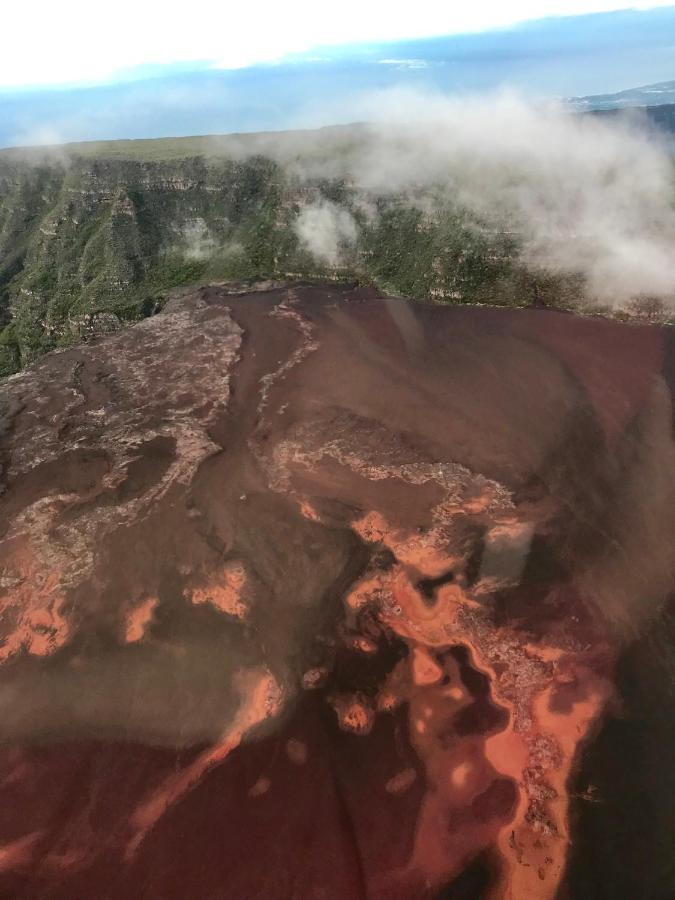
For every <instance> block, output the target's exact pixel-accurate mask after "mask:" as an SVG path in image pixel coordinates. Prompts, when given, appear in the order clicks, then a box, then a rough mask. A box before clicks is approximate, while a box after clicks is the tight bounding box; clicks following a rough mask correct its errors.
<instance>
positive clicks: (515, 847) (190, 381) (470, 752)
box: [0, 284, 675, 900]
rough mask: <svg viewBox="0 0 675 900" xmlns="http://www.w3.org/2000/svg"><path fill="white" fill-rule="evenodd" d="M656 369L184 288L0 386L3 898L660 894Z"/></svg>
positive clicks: (616, 357) (665, 697)
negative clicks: (154, 310) (138, 319)
mask: <svg viewBox="0 0 675 900" xmlns="http://www.w3.org/2000/svg"><path fill="white" fill-rule="evenodd" d="M674 346H675V344H674V343H673V336H672V331H669V330H668V329H666V328H657V327H651V326H638V325H622V324H617V323H614V322H610V321H605V320H599V319H583V318H576V317H573V316H571V315H566V314H561V313H555V312H549V311H543V310H530V311H522V310H517V311H516V310H513V311H512V310H500V309H487V308H449V307H434V306H424V305H414V304H409V303H406V302H404V301H401V300H393V299H387V298H382V297H380V296H378V295H377V293H376V292H375V291H373V290H371V289H361V288H356V287H352V286H340V285H335V284H330V285H296V286H293V287H273V288H269V289H260V290H258V291H251V292H248V293H232V292H228V291H227V289H225V288H218V287H208V288H202V289H201V290H198V291H195V292H194V293H193V294H192V295H189V296H185V297H183V298H181V299H176V300H174V301H172V302H171V303H170V304H169V305H168V307H167V308H166V309H165V310H164V311H163V312H162V313H161V314H160V315H158V316H156V317H155V318H152V319H149V320H147V321H145V322H143V323H141V324H139V325H137V326H135V327H133V328H129V329H128V330H126V331H123V332H120V333H119V334H117V335H114V336H112V337H108V338H105V339H102V340H101V341H100V342H98V343H95V344H91V345H88V346H86V347H79V348H76V349H72V350H68V351H65V352H62V353H58V354H52V355H50V356H48V357H46V358H44V359H43V360H42V361H41V362H39V363H38V364H37V365H36V366H35V367H34V368H33V369H31V370H30V371H27V372H25V373H23V374H21V375H18V376H15V377H13V378H11V379H9V380H7V381H5V382H4V383H2V384H0V642H1V643H0V722H2V732H1V733H2V744H1V745H0V895H1V896H3V897H12V898H36V897H40V898H44V897H49V898H63V900H65V898H69V900H70V898H80V897H81V898H90V897H97V898H123V897H124V898H126V897H135V896H143V897H157V898H160V897H161V898H163V900H164V898H184V897H232V898H237V900H248V898H251V900H252V898H261V897H265V898H267V897H274V898H289V900H290V898H298V900H304V898H307V900H310V898H312V900H314V898H316V900H320V898H323V900H333V898H335V900H338V898H340V900H344V898H369V900H370V898H382V900H389V898H400V900H408V898H410V900H416V898H425V897H428V898H446V900H450V898H469V897H470V898H478V897H486V898H509V900H523V898H535V900H547V898H572V900H576V898H580V897H583V898H605V897H606V898H610V897H611V898H613V900H614V898H617V897H623V896H626V897H628V896H630V897H631V898H632V900H641V898H644V900H665V898H667V897H670V896H673V894H675V879H674V877H673V869H672V861H671V860H670V856H669V854H670V852H671V849H670V848H672V845H673V841H674V840H675V822H674V820H673V815H672V813H671V812H670V811H669V810H670V807H672V803H671V802H670V797H671V796H672V776H671V775H670V771H669V770H670V769H672V762H671V760H672V754H673V735H672V727H669V724H668V723H670V725H671V726H672V718H673V713H674V712H675V710H674V709H673V699H672V691H671V688H672V678H673V676H672V671H673V650H672V641H671V640H670V638H669V635H671V634H672V610H671V608H669V606H668V599H669V597H672V593H673V585H674V577H673V566H674V549H673V548H674V545H675V542H674V541H673V537H674V535H675V529H674V525H675V502H674V501H675V479H674V478H673V475H674V474H675V445H674V442H673V414H672V392H673V387H674V381H675V379H674V377H673V368H672V360H673V358H674V350H673V347H674ZM668 629H671V630H670V631H669V630H668ZM669 779H670V780H669ZM669 786H670V788H671V790H670V791H669ZM631 810H632V812H631ZM632 817H635V821H636V822H637V823H639V833H638V832H637V831H636V829H635V828H633V829H631V822H630V820H631V818H632ZM624 890H626V891H628V893H623V894H622V893H621V892H622V891H624Z"/></svg>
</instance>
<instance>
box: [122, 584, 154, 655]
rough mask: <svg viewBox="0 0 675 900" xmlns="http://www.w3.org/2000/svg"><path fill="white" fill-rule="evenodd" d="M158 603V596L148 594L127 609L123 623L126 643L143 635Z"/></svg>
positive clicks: (134, 640) (139, 638)
mask: <svg viewBox="0 0 675 900" xmlns="http://www.w3.org/2000/svg"><path fill="white" fill-rule="evenodd" d="M158 605H159V598H158V597H155V596H148V597H143V598H142V599H141V600H140V601H139V602H138V603H137V604H135V605H134V606H133V607H132V608H131V609H129V610H128V611H127V613H126V616H125V623H124V639H125V641H126V642H127V644H135V643H136V642H137V641H140V640H142V638H143V637H145V633H146V631H147V629H148V627H149V626H150V624H151V622H152V620H153V617H154V613H155V610H156V609H157V606H158Z"/></svg>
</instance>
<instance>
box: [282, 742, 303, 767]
mask: <svg viewBox="0 0 675 900" xmlns="http://www.w3.org/2000/svg"><path fill="white" fill-rule="evenodd" d="M286 756H287V757H288V758H289V760H290V761H291V762H292V763H294V764H295V765H296V766H304V764H305V763H306V762H307V744H305V742H304V741H299V740H298V739H297V738H290V739H289V740H288V741H286Z"/></svg>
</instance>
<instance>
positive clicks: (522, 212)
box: [303, 89, 675, 304]
mask: <svg viewBox="0 0 675 900" xmlns="http://www.w3.org/2000/svg"><path fill="white" fill-rule="evenodd" d="M347 115H349V116H351V117H352V119H359V120H362V121H367V122H369V123H374V124H372V125H367V126H364V127H363V129H362V131H363V134H362V138H363V139H362V140H358V141H355V142H353V144H352V145H351V146H349V147H347V149H345V150H344V152H343V153H342V155H341V157H340V160H339V163H338V164H337V165H336V164H335V162H334V161H330V163H328V162H327V163H326V164H325V166H324V170H325V174H327V175H333V176H335V175H343V176H346V177H348V178H349V179H350V181H352V182H353V183H354V185H355V186H356V187H357V188H358V189H359V190H360V191H361V192H365V193H366V194H377V195H382V194H385V195H386V194H405V195H408V197H409V199H410V201H411V202H416V203H417V204H418V205H421V206H422V208H425V205H426V206H427V207H429V205H430V204H431V207H433V204H434V203H436V202H439V201H440V202H445V201H450V202H452V203H453V204H456V205H458V206H460V207H464V208H465V209H466V210H467V211H468V212H470V213H471V215H472V216H473V217H475V218H476V219H478V220H479V221H480V222H482V223H484V224H485V225H486V226H487V227H488V228H490V227H494V228H495V229H503V230H508V231H511V232H513V233H514V234H516V235H518V238H519V241H520V243H521V247H522V258H523V261H524V262H525V263H527V264H529V265H531V266H535V267H541V268H545V269H548V270H550V271H552V272H559V273H579V274H581V275H583V276H584V279H585V282H586V290H587V293H588V294H589V296H590V297H592V298H594V299H597V300H599V301H601V302H607V303H615V304H620V303H623V302H625V301H627V300H629V299H631V298H633V297H635V296H640V295H649V296H657V297H668V298H672V297H673V296H674V295H675V160H674V157H673V151H672V146H669V145H668V143H667V141H666V138H665V137H659V136H657V135H656V134H655V133H654V132H653V131H649V129H648V128H647V127H646V123H642V124H639V123H636V122H635V121H633V122H629V121H626V120H622V119H620V118H611V119H609V118H600V117H596V116H589V115H578V114H574V113H572V112H571V111H570V110H569V108H566V107H564V106H562V105H560V104H549V105H541V104H537V105H534V104H532V103H529V102H526V101H525V100H523V99H522V98H520V97H518V96H516V95H513V94H509V93H501V94H498V95H491V96H485V95H484V96H476V97H471V98H463V99H449V98H447V97H444V96H441V95H433V94H429V93H422V92H419V91H415V90H409V89H405V90H395V91H383V92H380V93H376V94H368V95H362V96H357V97H354V98H352V99H351V101H350V103H349V106H348V111H347V110H343V111H340V110H335V117H336V118H338V119H339V118H341V117H345V116H347ZM311 174H312V175H316V174H317V171H316V167H314V168H313V169H312V172H311ZM430 197H433V198H435V199H434V200H433V201H430ZM322 218H323V219H327V220H328V221H330V220H332V219H333V218H334V211H333V212H332V213H330V215H329V214H328V213H327V212H324V213H323V214H321V213H316V215H315V216H314V218H312V216H311V215H310V217H309V218H307V217H305V220H304V226H306V227H303V231H304V232H306V235H307V239H308V242H309V241H311V240H313V241H314V243H315V244H316V243H317V241H318V242H319V243H320V242H321V241H322V238H321V237H316V236H315V237H312V233H313V232H314V230H315V229H314V228H313V227H311V226H312V225H313V224H317V223H318V222H320V221H321V220H322ZM331 227H332V226H331ZM319 233H321V230H320V229H319ZM328 243H329V244H330V246H331V247H332V246H333V244H332V243H330V242H328ZM317 255H318V254H317ZM328 255H329V254H328ZM322 258H324V259H326V258H327V254H324V255H323V257H322Z"/></svg>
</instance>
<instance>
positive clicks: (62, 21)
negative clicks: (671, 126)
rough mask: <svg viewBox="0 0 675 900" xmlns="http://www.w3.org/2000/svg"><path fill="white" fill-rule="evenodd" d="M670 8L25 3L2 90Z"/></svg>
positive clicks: (10, 22) (666, 0) (578, 1)
mask: <svg viewBox="0 0 675 900" xmlns="http://www.w3.org/2000/svg"><path fill="white" fill-rule="evenodd" d="M671 3H672V0H634V2H630V0H629V2H625V0H624V2H622V0H512V2H510V3H506V4H505V3H503V2H500V0H474V2H473V3H471V4H448V3H439V2H438V0H417V2H416V3H414V4H410V2H409V0H405V2H404V0H369V2H367V3H364V2H363V0H343V2H342V3H340V4H334V5H332V6H331V5H328V6H326V5H325V4H321V3H316V0H286V2H284V3H279V2H278V0H259V2H258V3H248V4H237V5H236V6H234V5H233V4H230V3H223V2H220V0H192V2H190V3H189V4H185V3H184V2H180V3H179V2H176V0H163V2H158V0H145V2H143V0H116V2H115V3H114V4H112V5H109V6H103V7H102V6H97V5H95V4H94V5H92V3H91V0H59V2H58V3H57V2H54V0H32V2H31V0H27V2H24V3H6V4H4V6H3V10H2V30H3V38H4V40H3V52H2V54H1V55H0V86H4V87H8V86H21V85H29V84H56V83H63V82H76V81H96V80H106V79H108V78H111V77H113V76H114V74H115V73H116V72H119V71H121V70H124V69H128V68H132V67H135V66H139V65H143V64H165V63H173V62H186V61H194V60H202V61H210V62H212V63H214V64H216V65H218V66H222V67H224V68H239V67H243V66H248V65H251V64H253V63H259V62H270V61H274V60H278V59H281V58H283V57H284V56H285V55H286V54H291V53H303V52H307V51H309V50H311V49H312V48H314V47H320V46H322V45H325V46H327V45H336V44H342V43H354V42H361V41H371V42H372V41H387V40H398V39H402V38H413V37H425V36H431V35H440V34H452V33H458V32H466V31H481V30H484V29H486V28H492V27H500V26H504V25H509V24H513V23H515V22H518V21H523V20H525V19H532V18H540V17H542V16H547V15H574V14H578V13H585V12H597V11H603V10H611V9H616V8H627V7H632V8H641V9H646V8H651V7H656V6H668V5H670V4H671Z"/></svg>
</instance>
